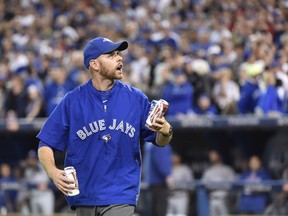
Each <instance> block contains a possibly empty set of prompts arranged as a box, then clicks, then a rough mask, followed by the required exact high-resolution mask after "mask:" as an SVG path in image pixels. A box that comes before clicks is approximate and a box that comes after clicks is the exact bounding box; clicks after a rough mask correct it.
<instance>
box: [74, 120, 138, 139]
mask: <svg viewBox="0 0 288 216" xmlns="http://www.w3.org/2000/svg"><path fill="white" fill-rule="evenodd" d="M107 128H108V129H109V130H119V131H121V132H122V133H125V134H127V135H128V136H129V137H130V138H133V137H134V135H135V130H136V129H135V127H133V126H132V125H131V124H130V123H128V122H124V121H123V120H122V121H118V120H117V119H113V123H112V125H109V126H108V127H107V126H106V124H105V119H100V120H97V121H93V122H90V123H89V124H88V126H84V127H82V129H80V130H78V131H77V132H76V133H77V135H78V136H79V138H80V139H81V140H85V139H86V137H88V136H91V135H93V134H94V133H97V132H98V131H103V130H106V129H107Z"/></svg>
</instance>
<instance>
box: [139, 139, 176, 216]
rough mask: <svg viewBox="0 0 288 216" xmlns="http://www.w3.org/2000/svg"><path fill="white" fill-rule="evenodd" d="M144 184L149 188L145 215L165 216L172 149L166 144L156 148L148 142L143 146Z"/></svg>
mask: <svg viewBox="0 0 288 216" xmlns="http://www.w3.org/2000/svg"><path fill="white" fill-rule="evenodd" d="M143 169H144V183H146V184H147V185H148V188H149V195H148V196H149V197H150V199H149V200H148V202H149V203H146V205H145V206H146V207H145V210H146V211H147V212H146V215H147V216H148V215H153V216H166V211H167V205H168V194H169V189H168V183H169V181H170V175H171V172H172V148H171V146H170V145H169V144H168V145H166V146H165V147H158V146H156V145H155V144H152V143H150V142H145V145H144V167H143Z"/></svg>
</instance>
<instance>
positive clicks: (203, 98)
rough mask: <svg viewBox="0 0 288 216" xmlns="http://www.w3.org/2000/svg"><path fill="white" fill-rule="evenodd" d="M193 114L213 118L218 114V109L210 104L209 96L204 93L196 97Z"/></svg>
mask: <svg viewBox="0 0 288 216" xmlns="http://www.w3.org/2000/svg"><path fill="white" fill-rule="evenodd" d="M193 112H194V113H195V114H197V115H207V116H214V115H217V114H218V109H217V107H216V106H215V105H214V104H213V103H212V100H211V98H210V96H209V95H208V94H206V93H203V94H201V95H200V96H199V97H198V99H197V103H196V105H195V106H194V109H193Z"/></svg>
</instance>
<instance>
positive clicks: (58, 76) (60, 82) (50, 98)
mask: <svg viewBox="0 0 288 216" xmlns="http://www.w3.org/2000/svg"><path fill="white" fill-rule="evenodd" d="M49 76H50V79H51V80H48V81H47V83H46V85H45V89H44V91H45V107H46V115H47V116H48V115H50V114H51V113H52V111H53V110H54V108H55V107H56V106H57V104H58V103H59V102H60V100H61V99H62V98H63V97H64V95H65V94H66V93H67V92H68V91H71V90H72V89H73V88H74V87H75V86H74V85H73V84H72V83H71V82H70V81H69V80H68V79H67V76H68V73H67V71H66V70H65V69H64V68H60V67H55V68H52V69H51V70H50V71H49Z"/></svg>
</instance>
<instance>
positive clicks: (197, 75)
mask: <svg viewBox="0 0 288 216" xmlns="http://www.w3.org/2000/svg"><path fill="white" fill-rule="evenodd" d="M287 20H288V2H287V1H286V0H249V1H242V0H221V1H218V0H99V1H97V0H79V1H73V0H0V21H1V25H0V119H5V120H6V121H7V129H8V130H10V131H17V129H18V125H17V119H18V118H24V119H26V120H27V121H28V122H30V121H33V120H34V119H35V118H38V117H47V116H48V115H49V114H50V113H51V112H52V111H53V109H54V108H55V106H56V105H57V104H58V102H59V101H60V100H61V99H62V98H63V96H64V95H65V93H67V92H68V91H70V90H72V89H74V88H75V87H77V86H79V85H81V84H83V83H85V82H86V81H87V80H88V79H89V78H90V74H89V72H88V71H87V70H86V69H85V67H84V65H83V56H82V50H83V47H84V45H85V44H86V42H87V41H89V40H90V39H91V38H94V37H97V36H103V37H107V38H110V39H112V40H113V41H118V40H122V39H125V40H127V41H128V42H129V48H128V50H125V51H123V52H122V55H123V56H124V58H123V60H124V69H123V71H124V78H123V81H124V82H127V83H130V84H131V85H133V86H135V87H138V88H140V89H142V90H143V91H144V92H145V93H146V94H147V95H148V96H149V97H150V98H151V99H159V98H163V99H166V100H167V101H169V103H170V108H169V109H168V112H167V115H169V116H175V117H177V118H178V117H179V118H183V116H184V117H185V118H189V117H194V116H197V115H209V116H211V115H212V116H213V115H236V114H254V115H273V116H275V115H276V116H281V115H285V114H286V113H287V112H288V108H287V105H288V101H287V95H288V94H287V93H288V23H287Z"/></svg>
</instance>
